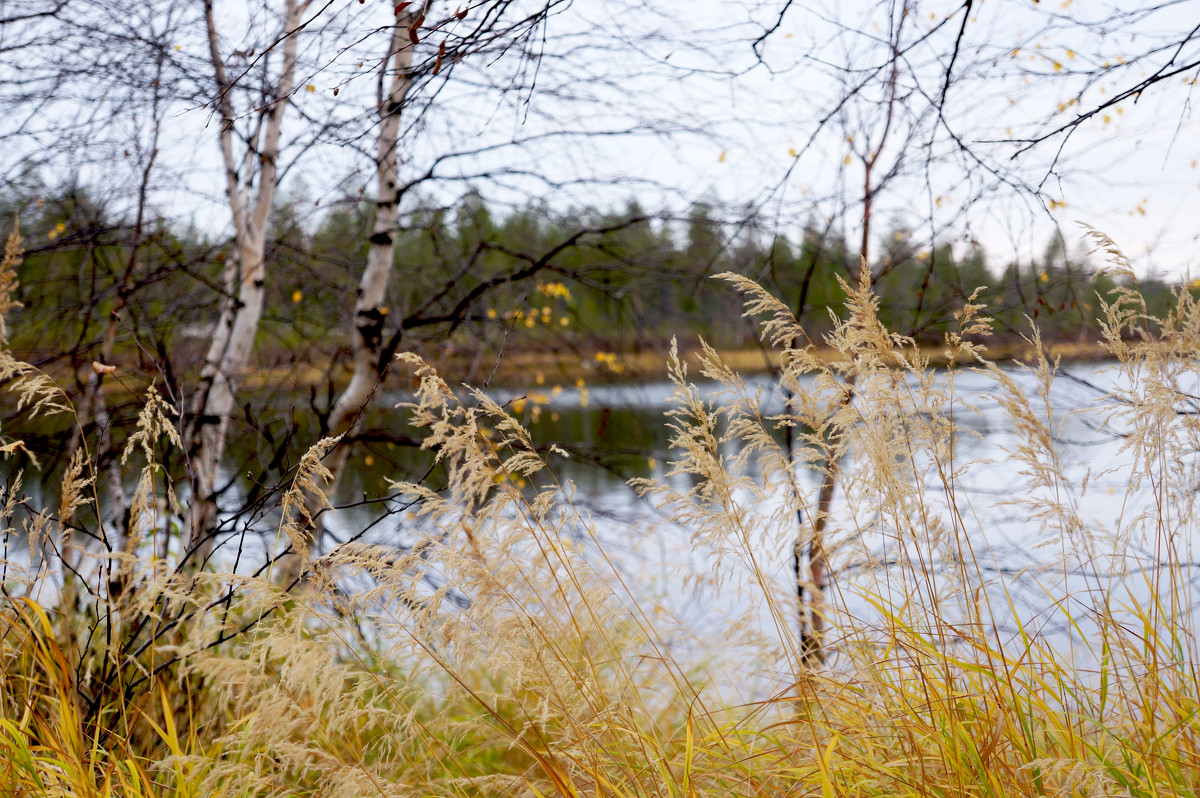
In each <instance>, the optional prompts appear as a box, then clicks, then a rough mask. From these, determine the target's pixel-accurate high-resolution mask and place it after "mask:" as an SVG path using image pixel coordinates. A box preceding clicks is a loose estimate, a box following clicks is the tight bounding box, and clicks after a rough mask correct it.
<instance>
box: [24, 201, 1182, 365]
mask: <svg viewBox="0 0 1200 798" xmlns="http://www.w3.org/2000/svg"><path fill="white" fill-rule="evenodd" d="M97 197H98V194H97V193H96V192H89V191H88V190H86V189H84V188H82V187H70V188H67V189H64V190H61V191H58V192H47V193H45V194H38V195H35V196H9V197H7V198H5V199H4V200H3V201H2V204H3V206H4V207H3V213H4V215H5V216H6V217H7V218H10V219H14V218H16V219H19V220H20V224H21V229H22V232H23V235H24V236H25V237H26V240H27V242H29V243H28V251H27V254H26V256H25V261H24V264H23V265H22V266H21V273H20V275H19V277H20V285H21V295H20V298H21V300H22V302H23V304H24V306H25V308H24V309H23V310H22V311H18V313H17V314H16V321H15V324H14V330H13V338H12V346H13V347H14V349H15V350H16V351H19V352H22V353H24V354H26V355H28V356H29V357H30V358H31V360H32V361H33V362H35V363H38V364H39V365H45V366H48V367H50V368H52V369H53V368H62V369H69V370H71V371H72V372H73V371H76V370H78V369H80V368H81V367H83V366H85V365H86V364H88V363H90V362H91V361H93V360H97V359H100V358H99V350H100V347H101V346H102V344H103V340H104V332H105V324H106V323H107V321H108V320H109V318H110V317H111V316H112V314H113V313H115V312H117V311H118V310H126V311H128V312H129V313H130V314H131V315H130V321H129V322H128V323H126V324H124V325H123V328H122V329H121V330H120V331H118V333H117V339H118V343H117V349H116V353H115V357H116V359H117V361H119V362H120V364H121V365H122V366H123V367H125V368H127V369H131V370H134V371H137V370H143V371H146V372H147V373H146V374H145V377H146V379H147V381H149V380H151V379H154V378H156V377H162V378H167V379H170V378H173V377H178V376H179V375H186V374H191V373H193V372H194V371H196V370H197V369H198V368H199V366H200V358H201V355H202V353H201V352H200V346H199V343H200V342H202V341H203V339H204V338H205V336H206V335H207V333H208V331H207V328H206V327H205V325H206V323H208V322H209V320H211V318H212V315H213V314H214V312H215V309H216V307H217V305H218V304H219V301H220V299H221V290H220V285H219V281H220V273H221V269H222V268H223V264H224V261H225V259H226V258H227V257H228V255H229V249H230V242H229V241H226V240H222V239H221V238H219V237H214V236H212V235H210V234H207V233H205V232H203V231H200V230H198V229H196V228H195V227H182V226H180V225H179V224H177V223H172V222H171V221H170V220H168V219H165V218H160V219H154V220H152V221H150V222H149V224H146V223H145V222H143V226H144V227H145V228H146V230H145V231H144V232H143V234H142V236H141V241H140V242H138V243H136V245H135V244H134V243H132V242H133V241H134V239H133V237H132V222H131V220H129V219H126V218H123V217H122V216H121V215H120V214H119V213H117V212H113V211H110V210H109V209H107V208H106V207H105V203H104V202H103V201H102V200H100V199H97ZM424 208H425V209H423V210H420V211H417V212H413V213H410V214H407V216H406V217H405V218H403V219H402V220H401V221H400V223H399V226H398V230H397V232H396V234H395V241H394V253H393V256H392V257H393V264H392V265H393V266H394V268H392V269H390V271H389V277H388V285H387V287H386V291H385V293H386V296H387V297H388V303H387V304H386V305H384V306H383V307H381V308H380V319H379V321H380V325H379V329H380V335H381V336H383V337H384V339H385V340H384V341H382V343H383V344H385V345H387V346H388V348H389V349H390V351H392V352H393V353H394V352H395V351H396V350H397V349H398V348H399V347H401V346H403V347H405V348H412V349H417V350H421V351H423V352H424V353H425V354H427V355H428V356H430V357H431V358H433V359H442V360H444V359H445V355H448V354H455V355H466V356H471V357H474V356H479V355H481V354H482V355H483V356H485V357H486V355H487V354H488V352H489V351H490V352H491V354H493V355H495V354H499V353H500V352H501V351H502V350H504V349H508V350H518V351H519V350H528V349H533V350H545V349H554V350H558V351H560V352H564V353H566V354H568V355H569V354H570V353H575V354H578V355H579V356H580V357H591V356H592V355H593V354H594V353H595V352H597V351H612V352H617V353H632V352H637V351H641V350H647V349H649V350H655V351H658V350H663V349H665V347H666V346H667V344H668V343H669V341H670V339H671V338H672V337H673V336H678V337H679V338H680V339H681V340H682V341H683V342H684V344H685V346H687V345H689V344H688V343H687V342H688V341H689V340H690V339H695V338H698V337H703V338H704V339H705V340H707V341H709V342H710V343H712V344H713V345H715V346H718V347H721V348H741V347H748V346H753V345H754V333H753V328H752V327H751V326H750V325H749V324H748V322H747V321H746V320H744V319H743V318H742V312H743V308H742V304H741V301H740V300H739V298H738V297H737V296H736V295H735V294H734V293H733V292H732V291H730V290H728V289H727V288H726V287H725V286H724V285H723V284H719V283H714V282H712V281H711V280H709V279H708V278H710V277H711V276H712V275H714V274H718V273H721V272H726V271H732V272H736V273H739V274H744V275H747V276H749V277H751V278H752V279H755V280H757V281H759V282H761V283H762V284H764V285H766V286H769V287H771V289H772V290H774V291H775V292H776V293H777V294H778V295H779V296H780V297H782V298H784V299H785V301H787V302H788V303H789V305H790V306H791V307H792V308H793V312H795V313H796V315H797V316H798V318H800V319H801V321H802V322H803V324H804V327H805V329H806V331H808V333H809V337H810V341H811V342H812V343H815V344H817V345H820V343H821V340H822V337H823V335H824V334H825V333H827V332H828V331H829V330H830V329H831V328H832V325H833V321H832V318H831V316H830V313H831V312H833V313H837V312H839V311H840V309H841V308H842V305H843V302H844V300H845V291H844V288H843V286H842V285H841V283H840V280H849V279H850V276H851V275H852V274H853V273H854V271H855V270H856V268H857V261H858V256H857V253H855V252H853V250H852V247H851V246H850V245H848V243H847V241H846V238H845V236H844V235H842V234H840V233H839V232H838V231H837V229H836V227H835V226H834V225H825V226H823V227H818V226H817V225H815V224H811V223H810V224H807V225H804V226H803V227H802V228H801V229H800V231H799V233H797V234H795V235H787V234H783V233H773V234H770V235H768V234H764V233H762V231H760V230H758V229H756V228H755V226H754V225H753V224H748V223H746V222H745V221H744V220H738V221H733V222H731V221H728V220H726V219H723V218H721V217H719V216H718V214H717V213H716V212H715V211H714V208H713V207H711V206H709V205H705V204H702V203H701V204H696V205H693V206H692V207H691V208H690V209H689V210H688V211H686V212H685V213H671V212H666V211H655V212H649V211H647V210H646V209H644V208H643V207H642V206H641V205H640V204H639V203H638V202H636V201H629V202H628V203H627V205H626V206H625V207H623V208H621V209H619V210H611V209H610V210H603V209H595V208H586V209H574V210H567V211H558V210H555V209H552V208H550V207H548V206H546V205H529V206H526V207H522V208H515V209H511V208H509V209H498V208H497V207H495V206H494V205H489V203H488V202H487V201H485V199H484V198H483V197H482V196H480V195H479V194H478V193H470V194H468V195H466V196H464V197H462V198H460V199H459V200H458V201H456V202H453V203H449V204H447V205H446V206H444V207H438V206H436V205H434V204H433V203H425V204H424ZM372 221H373V216H372V209H371V208H370V207H369V204H368V203H363V202H356V201H353V200H347V201H345V202H343V203H340V204H336V205H335V207H334V208H332V209H330V210H325V211H322V212H321V213H319V214H317V213H314V209H313V203H312V202H311V201H310V200H307V199H300V198H299V197H292V198H290V199H289V200H288V201H286V202H283V203H280V205H279V206H278V207H277V208H276V210H275V211H274V213H273V214H272V222H271V225H270V228H269V231H268V233H267V238H266V245H265V258H266V260H267V262H268V264H269V267H270V268H269V269H268V270H267V275H268V276H267V278H266V284H265V292H266V301H265V307H266V308H268V310H267V311H266V312H265V314H264V317H263V319H262V322H261V325H260V329H259V331H258V334H257V337H256V343H255V350H256V358H257V362H258V363H259V364H260V365H263V366H269V367H270V366H275V367H283V366H288V365H293V364H294V363H296V362H304V361H307V362H309V363H312V364H316V365H318V366H320V365H322V364H330V363H336V362H339V361H340V359H341V357H342V356H344V354H346V352H347V351H348V349H349V346H350V342H349V340H348V337H347V333H348V331H349V330H351V329H353V324H352V322H353V316H354V299H355V296H354V292H355V289H356V285H357V283H356V281H355V279H354V277H355V275H358V274H360V273H361V272H362V271H363V269H364V267H365V264H366V261H367V258H368V254H369V249H370V246H371V244H370V236H371V225H372ZM135 250H136V259H137V261H139V262H140V263H141V264H142V266H141V268H140V270H139V272H138V273H137V275H136V278H135V279H133V280H132V281H131V280H128V279H126V280H124V281H123V280H122V276H123V271H124V265H125V264H126V263H127V262H128V261H129V259H130V258H131V256H134V255H135ZM877 251H878V255H877V256H876V259H875V262H874V263H872V264H871V268H872V273H873V274H874V275H875V286H876V290H877V292H878V294H879V296H880V298H881V306H880V314H879V315H880V318H881V320H882V321H884V323H885V324H886V325H887V326H888V327H889V329H891V330H892V331H895V332H899V333H902V334H905V335H909V336H912V337H913V338H914V339H915V340H916V341H918V342H919V343H923V344H935V343H937V342H938V341H940V340H941V338H942V336H943V334H944V333H945V332H947V331H949V330H951V329H953V327H954V325H955V313H956V312H957V311H959V310H960V309H961V308H962V306H963V305H964V304H965V303H966V302H967V301H968V300H970V299H971V297H972V296H973V295H974V296H975V300H974V301H976V302H980V303H982V304H984V305H986V307H987V311H986V312H987V313H988V314H989V315H990V316H991V317H992V318H993V319H994V330H995V333H996V334H997V335H998V336H1000V337H1001V338H1002V339H1003V338H1005V337H1014V336H1018V335H1020V334H1022V333H1023V332H1025V331H1026V330H1027V329H1028V323H1027V321H1026V319H1030V320H1034V321H1036V322H1037V323H1038V325H1039V326H1040V327H1041V329H1042V331H1043V333H1044V335H1046V337H1047V338H1048V339H1051V340H1064V341H1065V340H1072V341H1088V340H1092V339H1094V338H1095V335H1096V333H1097V326H1096V319H1097V313H1098V297H1106V296H1107V295H1108V294H1109V292H1111V290H1112V289H1113V288H1114V287H1115V286H1116V282H1115V281H1114V280H1113V279H1112V278H1111V277H1109V276H1108V275H1106V274H1105V273H1103V272H1100V271H1097V270H1096V269H1095V268H1093V267H1092V266H1091V265H1090V264H1089V262H1088V260H1087V258H1086V257H1081V256H1079V255H1077V254H1075V253H1072V252H1071V251H1070V248H1069V247H1068V246H1067V245H1066V244H1065V243H1064V242H1063V241H1062V240H1061V239H1060V238H1055V239H1053V240H1051V241H1050V242H1048V243H1047V245H1046V247H1045V250H1044V252H1043V254H1042V256H1041V257H1040V258H1037V259H1034V260H1032V261H1030V262H1026V263H1020V262H1015V261H1014V262H1010V263H1008V264H1006V265H1005V266H1004V267H1003V268H1002V269H997V268H995V267H994V266H993V265H991V264H989V262H988V258H987V255H986V253H985V252H984V251H983V249H982V248H981V247H979V246H970V247H967V248H962V247H955V246H952V245H951V244H949V243H938V244H935V245H934V246H932V247H929V246H928V245H927V244H925V243H924V242H922V240H921V239H920V238H918V237H917V236H916V235H914V233H913V232H912V230H910V229H908V228H906V227H904V226H902V225H899V224H897V225H893V226H891V228H890V229H889V230H888V232H886V233H885V234H883V236H882V241H881V245H880V246H879V247H878V248H877ZM1177 287H1178V286H1176V285H1174V284H1172V283H1171V282H1169V281H1166V280H1163V279H1159V278H1156V277H1153V276H1151V277H1146V278H1143V279H1142V280H1141V281H1140V286H1139V288H1140V290H1141V291H1142V293H1143V295H1144V296H1146V297H1147V299H1148V301H1149V302H1150V304H1151V305H1152V307H1150V312H1151V313H1157V312H1159V311H1162V310H1164V309H1165V308H1166V307H1167V306H1168V304H1169V303H1170V302H1171V301H1172V291H1173V290H1175V289H1176V288H1177Z"/></svg>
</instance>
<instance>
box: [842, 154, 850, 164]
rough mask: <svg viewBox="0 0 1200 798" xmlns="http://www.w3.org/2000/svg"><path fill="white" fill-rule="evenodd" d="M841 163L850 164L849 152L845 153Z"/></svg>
mask: <svg viewBox="0 0 1200 798" xmlns="http://www.w3.org/2000/svg"><path fill="white" fill-rule="evenodd" d="M842 163H844V164H846V166H849V165H850V153H846V157H845V158H843V159H842Z"/></svg>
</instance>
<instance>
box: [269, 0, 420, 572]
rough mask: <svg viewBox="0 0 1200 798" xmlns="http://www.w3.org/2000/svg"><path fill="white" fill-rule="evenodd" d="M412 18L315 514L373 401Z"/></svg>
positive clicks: (390, 70)
mask: <svg viewBox="0 0 1200 798" xmlns="http://www.w3.org/2000/svg"><path fill="white" fill-rule="evenodd" d="M413 24H414V17H413V14H412V13H410V12H409V11H407V8H401V10H400V11H398V13H397V14H396V22H395V24H394V26H392V30H391V41H390V42H389V44H388V58H385V59H384V64H383V72H382V74H380V80H379V138H378V139H377V142H376V215H374V223H373V224H372V230H371V239H370V242H371V247H370V250H368V251H367V265H366V269H364V271H362V278H361V280H360V281H359V289H358V296H356V299H355V301H354V330H353V331H352V332H350V350H352V355H353V358H354V370H353V374H352V376H350V382H349V384H348V385H347V386H346V390H343V391H342V394H341V395H340V396H338V397H337V401H336V402H334V407H332V409H331V410H330V413H329V434H330V436H342V440H341V442H340V444H338V445H337V446H336V448H335V449H334V451H332V452H330V455H329V457H328V460H326V462H325V466H326V468H329V470H330V473H331V474H332V478H331V479H329V480H328V481H325V484H324V485H323V486H322V488H323V491H322V493H320V494H319V496H312V497H310V502H308V511H310V516H311V517H316V516H317V514H318V511H319V510H320V508H322V505H323V504H325V503H328V502H330V500H331V498H332V493H334V490H335V488H336V486H337V481H338V480H340V479H341V475H342V472H343V470H344V468H346V463H347V460H348V458H349V454H350V443H352V442H353V438H354V433H355V432H356V431H358V428H359V426H360V422H361V416H362V412H364V410H365V409H366V407H367V404H368V403H370V402H371V397H372V396H373V395H374V390H376V388H377V386H378V384H379V378H380V371H382V364H380V362H379V356H380V348H382V344H383V324H384V320H385V319H386V311H385V310H384V307H385V305H384V302H385V299H386V290H388V277H389V275H390V274H391V268H392V262H394V259H395V251H396V245H395V232H396V226H397V222H398V220H400V202H398V200H400V198H398V191H400V158H398V155H397V152H396V145H397V143H398V139H400V122H401V113H402V110H403V107H404V100H406V98H407V97H408V91H409V89H410V88H412V85H413V78H412V70H413V42H412V40H410V37H409V26H410V25H413ZM385 90H386V94H384V91H385ZM318 524H319V521H318ZM305 534H307V535H308V536H310V540H308V541H307V542H308V544H310V545H311V542H312V536H313V535H314V534H316V529H306V530H305ZM299 569H300V558H299V557H298V556H295V554H293V556H289V557H287V558H284V559H282V560H281V563H280V569H278V570H277V571H276V572H277V574H278V578H280V581H281V583H283V584H286V586H287V584H292V583H293V582H295V581H296V578H298V577H300V572H299Z"/></svg>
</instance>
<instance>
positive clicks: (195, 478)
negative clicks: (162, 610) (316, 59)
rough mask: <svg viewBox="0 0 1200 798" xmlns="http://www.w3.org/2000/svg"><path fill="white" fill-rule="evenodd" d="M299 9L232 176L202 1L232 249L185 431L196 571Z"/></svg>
mask: <svg viewBox="0 0 1200 798" xmlns="http://www.w3.org/2000/svg"><path fill="white" fill-rule="evenodd" d="M307 5H308V4H307V3H306V2H305V3H301V2H298V0H287V2H286V11H285V19H284V26H283V35H282V36H281V40H282V43H283V64H282V67H281V69H280V73H279V80H278V82H277V84H276V86H275V91H274V95H275V96H274V98H273V100H272V102H271V103H270V104H269V105H268V106H267V107H266V108H264V109H263V110H262V111H260V114H259V119H258V124H257V126H256V128H255V131H254V135H253V137H252V139H251V141H250V142H249V143H248V145H247V152H246V157H245V160H244V162H243V164H242V169H241V170H240V171H239V164H238V160H237V157H236V154H235V148H234V124H235V121H236V120H235V118H234V111H233V104H232V101H231V100H230V98H229V92H230V91H231V90H232V88H233V84H232V83H231V82H230V80H229V77H228V73H227V72H226V68H225V61H224V58H223V56H222V55H221V49H220V37H219V35H218V33H217V26H216V20H215V18H214V13H213V0H206V2H205V4H204V18H205V22H206V25H207V28H208V44H209V55H210V57H211V59H212V65H213V73H214V76H215V78H216V85H217V108H218V111H219V114H220V117H221V128H220V133H219V138H220V145H221V155H222V158H223V160H224V167H225V193H226V197H227V199H228V201H229V209H230V213H231V216H232V217H233V227H234V245H233V248H232V251H231V253H230V256H229V257H227V259H226V263H225V270H224V273H223V281H224V284H225V288H226V290H227V295H226V297H225V301H224V304H223V307H222V309H221V314H220V316H219V318H218V319H217V323H216V325H215V327H214V328H213V334H212V339H211V341H210V345H209V349H208V354H207V357H206V358H205V361H204V367H203V369H202V370H201V373H200V385H199V387H198V390H197V392H196V395H195V397H194V398H193V401H192V408H191V420H190V423H189V425H188V428H187V433H188V434H187V444H188V450H189V460H190V463H189V464H190V468H191V473H192V501H191V507H190V511H189V518H188V525H187V530H188V539H187V542H186V552H187V555H186V556H188V557H190V558H191V562H190V566H191V567H194V568H197V567H202V566H203V563H204V561H205V560H206V559H207V557H208V555H209V553H210V552H211V549H212V544H213V541H212V531H213V527H214V526H215V522H216V518H217V503H216V501H217V497H216V486H217V475H218V471H219V468H220V463H221V456H222V454H223V453H224V450H225V439H226V436H227V434H228V431H229V419H230V415H231V414H232V412H233V408H234V401H235V394H236V389H237V386H236V380H237V378H238V376H239V375H240V373H241V372H242V370H243V369H244V368H245V366H246V364H247V361H248V359H249V356H250V350H251V348H252V347H253V345H254V337H255V334H256V333H257V332H258V322H259V319H260V317H261V316H262V306H263V287H264V278H265V276H266V264H265V262H264V253H265V250H266V238H267V222H268V219H269V217H270V212H271V209H272V206H273V204H274V201H275V191H276V189H277V187H278V182H279V173H278V167H277V161H278V158H279V142H280V133H281V130H282V127H283V118H284V113H285V111H286V110H287V106H288V103H289V101H290V98H291V94H292V90H293V87H294V81H295V71H296V50H297V35H296V34H297V32H298V30H299V27H300V17H301V14H302V13H303V11H304V8H306V7H307ZM255 178H257V179H256V180H255ZM253 182H257V192H256V193H252V192H251V187H252V184H253Z"/></svg>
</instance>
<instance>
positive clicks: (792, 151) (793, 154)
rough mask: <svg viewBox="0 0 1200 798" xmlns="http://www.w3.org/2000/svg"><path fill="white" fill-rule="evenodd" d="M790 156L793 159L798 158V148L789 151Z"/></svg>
mask: <svg viewBox="0 0 1200 798" xmlns="http://www.w3.org/2000/svg"><path fill="white" fill-rule="evenodd" d="M788 155H790V156H792V157H793V158H795V157H796V148H795V147H793V148H791V149H789V150H788Z"/></svg>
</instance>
